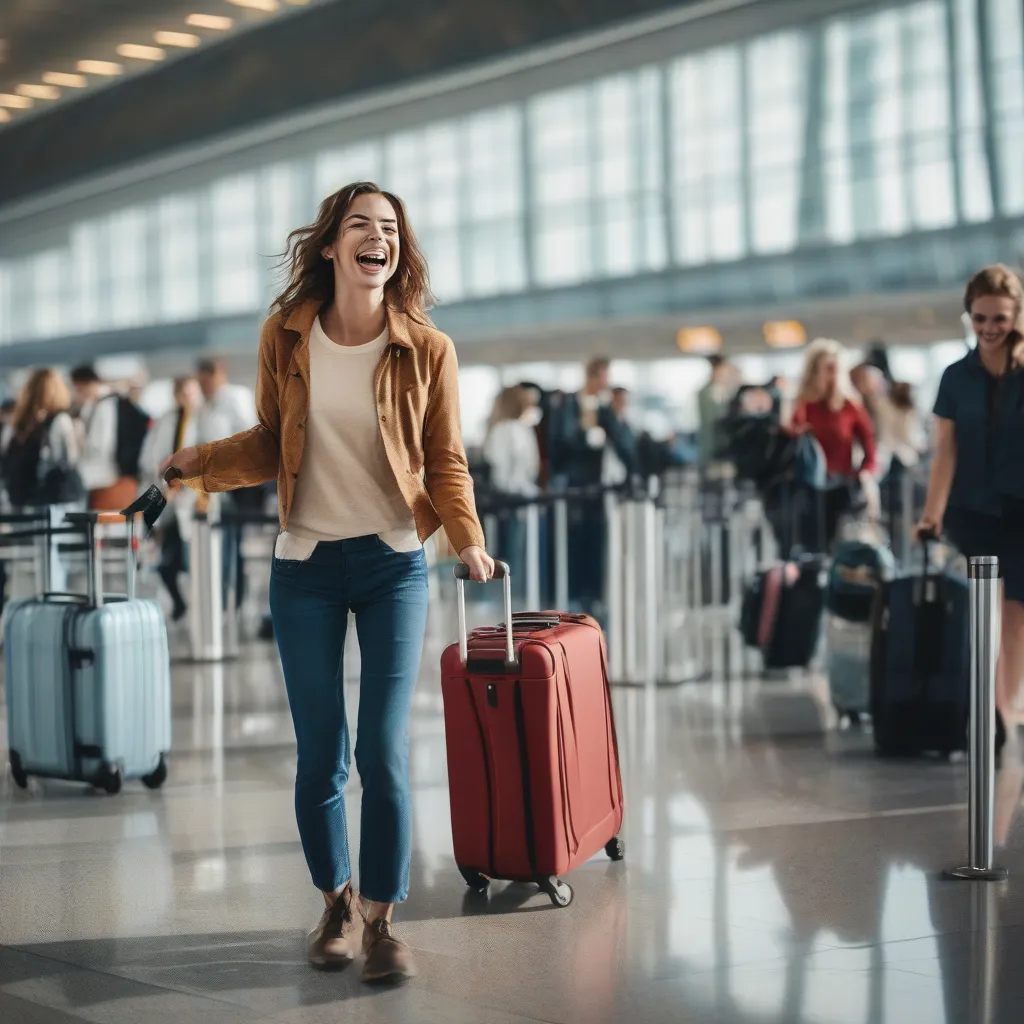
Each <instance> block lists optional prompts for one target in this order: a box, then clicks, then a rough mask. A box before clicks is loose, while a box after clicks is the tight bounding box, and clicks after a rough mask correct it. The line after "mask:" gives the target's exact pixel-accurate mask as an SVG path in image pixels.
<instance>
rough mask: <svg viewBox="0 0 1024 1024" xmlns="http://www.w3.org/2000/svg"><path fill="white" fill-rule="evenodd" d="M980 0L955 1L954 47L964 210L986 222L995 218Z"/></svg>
mask: <svg viewBox="0 0 1024 1024" xmlns="http://www.w3.org/2000/svg"><path fill="white" fill-rule="evenodd" d="M977 3H978V0H953V20H954V26H953V35H952V38H950V37H949V36H948V35H947V45H950V46H952V47H953V53H954V54H955V61H954V63H953V65H952V66H953V70H954V73H955V75H956V95H955V96H954V109H955V110H956V117H957V128H958V135H957V140H956V147H957V152H958V155H959V157H960V208H961V216H962V217H963V219H964V220H965V221H968V222H974V223H978V222H982V221H986V220H988V219H989V218H990V217H991V216H992V189H991V188H990V186H989V178H988V162H987V160H986V157H985V104H984V101H983V99H982V95H981V74H980V62H981V54H980V50H979V46H978V43H979V40H978V21H977Z"/></svg>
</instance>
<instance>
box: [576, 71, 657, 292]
mask: <svg viewBox="0 0 1024 1024" xmlns="http://www.w3.org/2000/svg"><path fill="white" fill-rule="evenodd" d="M593 105H594V163H595V180H594V194H595V203H594V214H593V216H594V221H595V232H596V239H595V241H596V264H597V266H596V271H597V273H598V274H603V275H609V276H615V275H623V274H635V273H637V272H638V271H640V270H656V269H660V268H661V267H663V266H664V265H665V263H666V261H667V246H666V240H665V227H664V208H663V203H662V198H661V197H662V189H663V187H664V185H663V161H662V157H661V154H662V145H663V140H662V134H663V133H662V119H661V78H660V74H659V72H658V71H657V69H654V68H645V69H644V70H642V71H640V72H637V73H630V74H623V75H616V76H615V77H614V78H606V79H604V80H602V81H600V82H597V83H596V84H595V86H594V96H593Z"/></svg>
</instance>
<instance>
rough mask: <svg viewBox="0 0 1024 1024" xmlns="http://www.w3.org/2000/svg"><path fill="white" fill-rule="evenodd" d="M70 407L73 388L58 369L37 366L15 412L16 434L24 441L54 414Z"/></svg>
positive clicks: (20, 393) (13, 418)
mask: <svg viewBox="0 0 1024 1024" xmlns="http://www.w3.org/2000/svg"><path fill="white" fill-rule="evenodd" d="M70 408H71V392H70V391H69V390H68V386H67V384H65V383H64V378H63V377H62V376H61V375H60V374H59V373H58V372H57V371H56V370H50V369H42V370H33V371H32V376H31V377H29V379H28V380H27V381H26V383H25V386H24V387H23V388H22V389H21V391H20V392H19V393H18V399H17V401H16V402H15V405H14V412H13V413H12V414H11V427H12V429H13V430H14V436H15V437H16V438H18V440H19V441H24V440H25V439H26V438H28V437H30V436H31V435H32V434H33V433H34V432H35V431H36V430H37V429H38V428H39V427H40V426H42V424H44V423H46V421H47V420H49V419H50V418H51V417H53V416H55V415H56V414H57V413H59V412H67V411H68V409H70Z"/></svg>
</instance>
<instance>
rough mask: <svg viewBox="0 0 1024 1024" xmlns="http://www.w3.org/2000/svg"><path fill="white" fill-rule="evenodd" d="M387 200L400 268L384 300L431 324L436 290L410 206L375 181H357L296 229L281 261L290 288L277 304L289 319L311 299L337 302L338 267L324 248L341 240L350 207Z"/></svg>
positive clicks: (289, 237) (283, 292) (394, 275)
mask: <svg viewBox="0 0 1024 1024" xmlns="http://www.w3.org/2000/svg"><path fill="white" fill-rule="evenodd" d="M375 195H376V196H383V197H384V198H385V199H386V200H387V201H388V202H389V203H390V204H391V205H392V206H393V207H394V210H395V219H396V220H397V221H398V267H397V268H396V270H395V273H394V274H393V275H392V277H391V279H390V280H389V281H388V283H387V284H386V285H384V301H385V303H386V304H387V305H388V306H389V307H390V308H392V309H395V310H397V311H398V312H400V313H405V314H407V315H408V316H410V317H412V318H413V319H414V320H418V321H419V322H420V323H425V324H429V323H430V318H429V317H428V316H427V310H428V309H430V308H431V307H432V306H433V305H434V296H433V294H432V293H431V291H430V275H429V272H428V270H427V261H426V258H425V257H424V255H423V252H422V250H421V249H420V247H419V244H418V243H417V241H416V236H415V235H414V234H413V230H412V226H411V225H410V224H409V214H408V213H407V212H406V209H405V203H403V202H402V200H401V199H399V198H398V196H396V195H394V193H392V192H386V191H385V190H384V189H382V188H381V187H380V186H379V185H377V184H375V183H374V182H372V181H356V182H353V183H352V184H350V185H346V186H345V187H344V188H340V189H338V191H337V192H333V193H332V194H331V195H329V196H328V197H327V198H326V199H325V200H324V201H323V202H322V203H321V204H320V209H319V210H318V211H317V215H316V220H315V221H313V223H312V224H308V225H306V227H302V228H296V229H295V230H294V231H293V232H291V234H289V235H288V245H287V249H286V251H285V253H284V254H283V256H282V259H281V266H282V267H285V268H287V277H288V284H287V285H286V287H285V289H284V290H283V291H282V292H281V294H280V295H278V296H277V298H276V299H274V302H273V306H272V308H275V309H279V310H281V311H282V312H283V313H284V314H285V315H286V316H287V314H288V313H290V312H291V311H292V310H293V309H295V307H296V306H300V305H302V303H304V302H306V301H307V300H309V299H319V300H320V302H321V303H324V302H329V301H330V300H331V299H332V298H334V264H333V263H332V262H328V261H327V260H325V259H324V258H323V255H322V253H323V249H324V246H327V245H331V244H332V243H333V242H334V240H335V239H336V238H337V237H338V231H339V230H340V228H341V222H342V221H343V220H344V219H345V216H346V214H347V213H348V211H349V207H350V206H351V205H352V203H353V202H354V201H355V200H356V199H357V198H358V197H359V196H375Z"/></svg>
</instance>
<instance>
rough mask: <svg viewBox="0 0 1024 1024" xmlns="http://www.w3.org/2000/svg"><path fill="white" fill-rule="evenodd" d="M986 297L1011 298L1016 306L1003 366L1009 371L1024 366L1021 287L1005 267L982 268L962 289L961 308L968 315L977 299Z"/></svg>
mask: <svg viewBox="0 0 1024 1024" xmlns="http://www.w3.org/2000/svg"><path fill="white" fill-rule="evenodd" d="M986 296H995V297H996V298H1003V299H1010V300H1011V301H1012V302H1013V304H1014V305H1015V306H1016V307H1017V316H1016V321H1015V323H1014V326H1013V330H1012V331H1010V333H1009V334H1008V335H1007V337H1006V363H1007V368H1008V369H1011V368H1013V369H1017V368H1019V367H1021V366H1022V365H1024V285H1022V284H1021V280H1020V278H1019V277H1018V276H1017V275H1016V274H1015V273H1014V272H1013V271H1012V270H1011V269H1010V268H1009V267H1008V266H1006V265H1005V264H1003V263H993V264H992V265H991V266H989V267H983V268H982V269H981V270H979V271H978V272H977V273H976V274H975V275H974V276H973V277H972V278H971V279H970V281H968V282H967V287H966V289H965V290H964V309H965V310H966V312H967V314H968V315H970V312H971V307H972V306H973V305H974V302H975V300H976V299H981V298H984V297H986Z"/></svg>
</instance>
